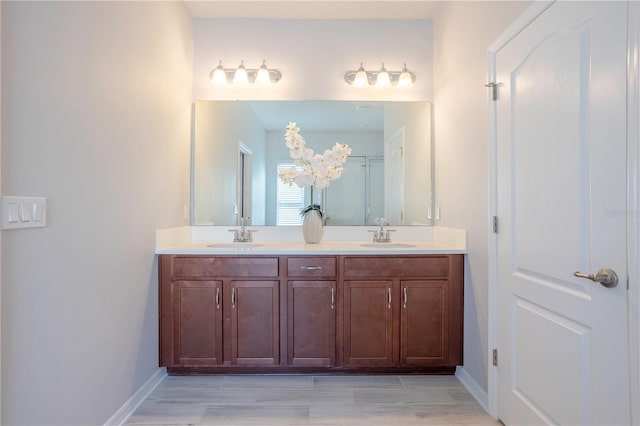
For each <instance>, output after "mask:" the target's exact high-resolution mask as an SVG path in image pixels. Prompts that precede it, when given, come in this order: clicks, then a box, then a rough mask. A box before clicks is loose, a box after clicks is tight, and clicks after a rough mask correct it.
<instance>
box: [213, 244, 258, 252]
mask: <svg viewBox="0 0 640 426" xmlns="http://www.w3.org/2000/svg"><path fill="white" fill-rule="evenodd" d="M207 247H211V248H219V249H238V250H242V249H247V248H255V247H262V244H260V243H218V244H209V245H207Z"/></svg>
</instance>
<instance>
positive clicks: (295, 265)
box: [287, 257, 336, 278]
mask: <svg viewBox="0 0 640 426" xmlns="http://www.w3.org/2000/svg"><path fill="white" fill-rule="evenodd" d="M287 275H288V276H290V277H300V278H305V277H310V278H315V277H327V278H332V277H335V276H336V258H335V257H290V258H288V259H287Z"/></svg>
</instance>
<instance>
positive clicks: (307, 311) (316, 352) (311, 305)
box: [287, 281, 336, 367]
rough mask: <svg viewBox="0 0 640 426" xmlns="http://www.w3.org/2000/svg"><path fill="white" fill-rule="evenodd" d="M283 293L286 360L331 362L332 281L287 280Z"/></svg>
mask: <svg viewBox="0 0 640 426" xmlns="http://www.w3.org/2000/svg"><path fill="white" fill-rule="evenodd" d="M287 293H288V300H287V308H288V315H287V327H288V330H287V341H288V350H287V363H288V364H289V365H292V366H304V367H330V366H333V365H335V360H336V335H335V330H336V314H335V313H336V304H335V301H336V282H335V281H289V282H288V290H287Z"/></svg>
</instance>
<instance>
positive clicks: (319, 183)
mask: <svg viewBox="0 0 640 426" xmlns="http://www.w3.org/2000/svg"><path fill="white" fill-rule="evenodd" d="M285 141H286V145H287V148H289V155H290V156H291V158H292V159H293V160H295V161H294V162H295V164H296V165H297V166H302V169H297V168H295V167H292V168H289V169H282V170H280V173H279V176H280V180H282V182H284V183H288V184H289V185H291V184H292V183H295V184H296V185H298V186H299V187H305V186H309V187H312V188H313V187H314V186H315V187H318V188H320V189H322V188H326V187H328V186H329V184H330V183H331V181H333V180H336V179H338V178H339V177H340V176H341V175H342V165H343V164H344V163H345V162H346V161H347V157H348V156H349V154H351V148H350V147H349V145H345V144H340V143H336V144H335V145H334V146H333V147H332V148H331V149H330V150H329V149H326V150H325V151H324V153H323V154H314V152H313V150H312V149H310V148H307V147H306V146H305V141H304V138H303V137H302V135H301V134H300V129H299V128H298V127H297V126H296V123H289V124H287V128H286V131H285Z"/></svg>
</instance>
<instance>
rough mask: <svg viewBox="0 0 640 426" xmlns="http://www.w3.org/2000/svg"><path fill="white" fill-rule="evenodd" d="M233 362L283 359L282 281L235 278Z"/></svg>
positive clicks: (264, 362) (267, 362) (232, 287)
mask: <svg viewBox="0 0 640 426" xmlns="http://www.w3.org/2000/svg"><path fill="white" fill-rule="evenodd" d="M229 284H230V286H229V287H230V291H231V299H230V302H231V336H230V339H231V364H237V365H274V364H279V363H280V332H279V330H280V309H279V307H280V302H279V294H280V292H279V286H280V282H279V281H231V282H230V283H229Z"/></svg>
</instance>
